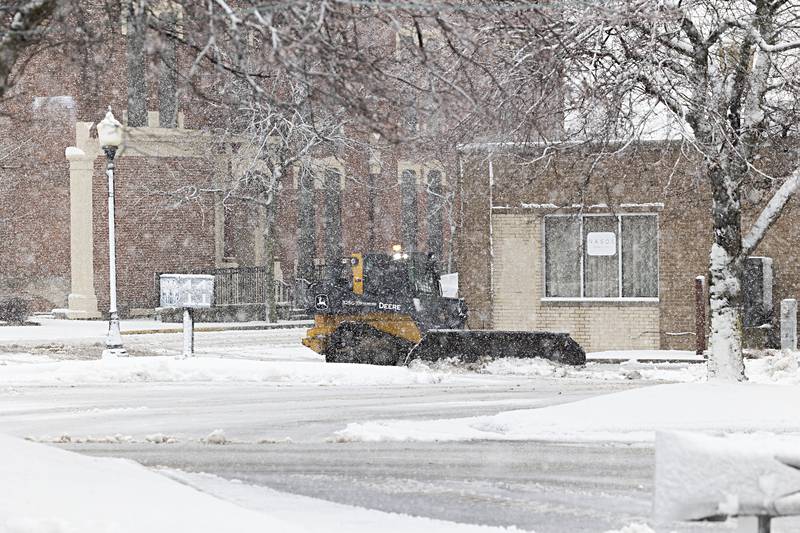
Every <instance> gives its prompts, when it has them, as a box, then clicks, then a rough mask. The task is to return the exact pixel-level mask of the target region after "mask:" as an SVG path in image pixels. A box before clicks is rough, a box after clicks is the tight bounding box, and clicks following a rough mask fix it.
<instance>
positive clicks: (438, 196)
mask: <svg viewBox="0 0 800 533" xmlns="http://www.w3.org/2000/svg"><path fill="white" fill-rule="evenodd" d="M427 203H428V209H427V215H428V220H427V223H428V251H429V252H430V253H432V254H433V257H434V260H435V261H436V264H437V266H438V267H439V271H441V269H442V266H443V265H444V262H443V257H442V253H443V250H444V242H443V236H442V233H443V220H442V215H443V212H442V211H443V208H444V196H443V191H442V173H441V172H440V171H438V170H431V171H430V172H428V202H427Z"/></svg>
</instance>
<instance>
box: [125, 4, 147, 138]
mask: <svg viewBox="0 0 800 533" xmlns="http://www.w3.org/2000/svg"><path fill="white" fill-rule="evenodd" d="M146 16H147V13H146V11H145V10H144V8H143V6H141V5H140V2H138V1H133V2H131V3H130V5H129V7H128V21H127V22H128V24H127V26H128V28H127V32H128V49H127V60H128V126H131V127H135V128H138V127H142V126H147V79H146V77H145V64H144V63H145V61H144V59H145V54H144V42H145V34H146V32H147V23H146V20H145V18H146Z"/></svg>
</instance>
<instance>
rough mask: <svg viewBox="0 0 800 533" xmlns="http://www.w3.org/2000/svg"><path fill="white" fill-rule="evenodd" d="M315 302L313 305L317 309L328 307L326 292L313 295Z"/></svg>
mask: <svg viewBox="0 0 800 533" xmlns="http://www.w3.org/2000/svg"><path fill="white" fill-rule="evenodd" d="M314 300H315V302H316V303H315V304H314V307H315V308H316V309H319V310H325V309H327V308H328V295H327V294H317V295H316V296H315V297H314Z"/></svg>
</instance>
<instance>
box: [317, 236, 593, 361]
mask: <svg viewBox="0 0 800 533" xmlns="http://www.w3.org/2000/svg"><path fill="white" fill-rule="evenodd" d="M310 294H311V296H313V301H312V302H311V312H312V313H313V314H314V327H312V328H311V329H309V330H308V332H307V334H306V337H305V338H304V339H303V344H304V345H305V346H308V347H309V348H311V349H312V350H314V351H315V352H317V353H320V354H323V355H325V360H326V361H327V362H334V363H369V364H377V365H400V364H407V363H408V362H409V361H411V360H413V359H424V360H429V361H432V360H437V359H443V358H457V359H459V360H460V361H462V362H465V363H470V362H475V361H477V360H478V359H480V358H481V357H484V356H490V357H543V358H547V359H550V360H553V361H556V362H559V363H564V364H571V365H582V364H584V363H585V362H586V354H585V353H584V351H583V349H582V348H581V347H580V346H579V345H578V343H576V342H575V341H574V340H573V339H572V338H571V337H570V336H569V335H568V334H566V333H550V332H530V331H496V330H467V329H465V324H466V320H467V307H466V305H465V303H464V301H463V300H460V299H458V298H447V297H444V296H442V292H441V288H440V285H439V275H438V272H437V271H436V266H435V262H434V261H433V258H432V257H431V256H430V255H429V254H425V253H420V252H413V253H402V252H401V251H400V250H399V248H398V247H395V249H394V253H393V254H391V255H389V254H382V253H373V254H360V253H356V254H352V256H351V257H349V258H345V259H343V260H342V264H341V268H340V269H339V271H338V275H337V276H332V277H329V278H328V279H326V280H325V281H322V282H320V283H317V284H315V285H312V286H311V288H310Z"/></svg>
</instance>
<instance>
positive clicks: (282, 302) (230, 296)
mask: <svg viewBox="0 0 800 533" xmlns="http://www.w3.org/2000/svg"><path fill="white" fill-rule="evenodd" d="M167 273H169V274H205V275H211V276H214V305H215V306H230V305H248V304H263V303H264V301H265V298H266V294H265V292H264V291H265V288H266V286H267V269H266V268H265V267H237V268H209V269H197V270H191V271H188V272H187V271H184V272H176V271H174V270H173V271H170V272H156V273H155V299H156V307H158V305H159V303H160V302H159V300H160V297H161V274H167ZM272 290H273V291H275V302H276V303H277V305H278V306H282V307H294V305H293V304H294V294H293V293H294V291H293V287H292V286H291V285H289V284H288V283H285V282H283V281H281V280H277V279H276V280H274V283H273V288H272Z"/></svg>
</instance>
